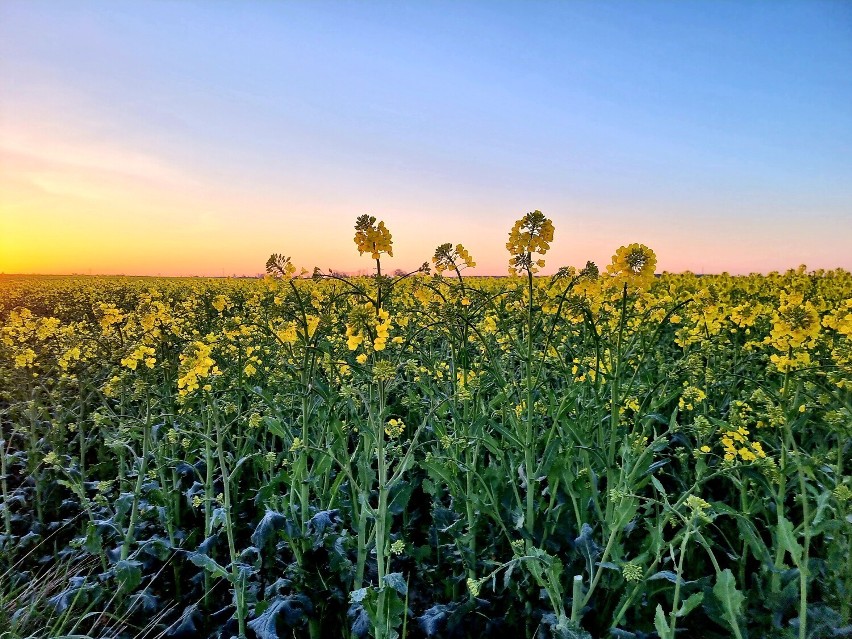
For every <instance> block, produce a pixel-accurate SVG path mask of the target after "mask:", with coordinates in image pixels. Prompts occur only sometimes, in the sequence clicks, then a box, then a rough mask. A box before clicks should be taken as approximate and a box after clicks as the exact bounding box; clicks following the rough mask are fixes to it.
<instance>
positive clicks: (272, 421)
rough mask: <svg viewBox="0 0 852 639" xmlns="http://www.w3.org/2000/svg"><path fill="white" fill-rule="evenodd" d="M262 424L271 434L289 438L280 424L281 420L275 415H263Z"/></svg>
mask: <svg viewBox="0 0 852 639" xmlns="http://www.w3.org/2000/svg"><path fill="white" fill-rule="evenodd" d="M263 424H264V426H266V428H267V429H268V430H269V432H270V433H272V434H273V435H277V436H278V437H280V438H281V439H289V435H288V434H287V431H286V430H284V427H283V426H282V425H281V421H280V420H278V419H276V418H275V417H270V416H268V415H267V416H265V417H264V418H263Z"/></svg>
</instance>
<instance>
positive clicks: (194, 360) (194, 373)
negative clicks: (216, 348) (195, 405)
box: [177, 341, 220, 396]
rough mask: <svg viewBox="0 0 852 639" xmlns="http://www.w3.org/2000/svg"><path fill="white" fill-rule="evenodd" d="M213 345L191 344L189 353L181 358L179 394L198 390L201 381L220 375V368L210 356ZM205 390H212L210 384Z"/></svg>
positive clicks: (200, 342)
mask: <svg viewBox="0 0 852 639" xmlns="http://www.w3.org/2000/svg"><path fill="white" fill-rule="evenodd" d="M212 352H213V345H212V344H207V343H205V342H202V341H195V342H192V344H190V347H189V352H188V353H182V354H181V356H180V374H181V375H180V377H179V378H178V381H177V385H178V394H180V395H181V396H183V395H186V394H187V393H191V392H192V391H194V390H198V388H199V386H200V385H201V381H202V380H204V379H206V378H207V377H210V376H215V375H219V374H220V371H219V367H218V366H217V365H216V361H215V360H214V359H213V358H212V357H211V356H210V355H211V353H212ZM203 388H204V390H210V389H211V386H210V384H205V385H204V386H203Z"/></svg>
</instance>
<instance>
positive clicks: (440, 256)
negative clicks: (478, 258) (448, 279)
mask: <svg viewBox="0 0 852 639" xmlns="http://www.w3.org/2000/svg"><path fill="white" fill-rule="evenodd" d="M432 264H434V265H435V272H436V273H437V274H438V275H440V274H441V273H443V272H444V271H446V270H450V269H453V270H461V269H462V268H465V267H467V268H473V267H474V266H476V262H474V261H473V258H472V257H471V256H470V253H468V251H467V249H466V248H465V247H464V246H462V245H461V244H456V246H455V248H453V245H452V244H450V243H449V242H447V243H446V244H441V245H440V246H439V247H438V248H436V249H435V254H434V255H433V256H432Z"/></svg>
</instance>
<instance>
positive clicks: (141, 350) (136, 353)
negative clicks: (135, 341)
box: [121, 344, 157, 371]
mask: <svg viewBox="0 0 852 639" xmlns="http://www.w3.org/2000/svg"><path fill="white" fill-rule="evenodd" d="M155 352H156V351H155V350H154V349H153V348H152V347H150V346H145V345H144V344H140V345H139V346H137V347H136V348H135V349H133V351H132V352H131V353H130V354H129V355H128V356H127V357H125V358H124V359H122V360H121V365H122V366H126V367H127V368H129V369H130V370H132V371H135V370H136V366H137V365H138V364H139V362H144V363H145V366H147V367H148V368H154V364H156V363H157V358H156V357H154V353H155Z"/></svg>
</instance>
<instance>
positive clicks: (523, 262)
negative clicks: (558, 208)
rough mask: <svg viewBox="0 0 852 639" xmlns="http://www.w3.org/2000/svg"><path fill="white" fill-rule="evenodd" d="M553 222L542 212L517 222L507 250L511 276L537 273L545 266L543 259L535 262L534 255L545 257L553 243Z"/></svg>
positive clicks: (531, 214) (525, 216)
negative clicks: (509, 256)
mask: <svg viewBox="0 0 852 639" xmlns="http://www.w3.org/2000/svg"><path fill="white" fill-rule="evenodd" d="M553 231H554V228H553V222H552V221H551V220H549V219H548V218H546V217H544V213H542V212H541V211H532V212H531V213H527V214H526V215H524V217H522V218H521V219H520V220H518V221H517V222H515V225H514V226H513V227H512V230H511V231H510V232H509V241H508V242H506V249H507V250H508V251H509V254H510V255H511V256H512V257H511V258H510V259H509V275H520V274H522V273H525V272H526V273H537V272H538V270H539V269H540V268H542V267H543V266H544V260H543V259H537V260H533V258H532V256H533V253H538V254H539V255H544V254H545V253H547V251H548V250H549V249H550V243H551V242H552V241H553Z"/></svg>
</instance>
